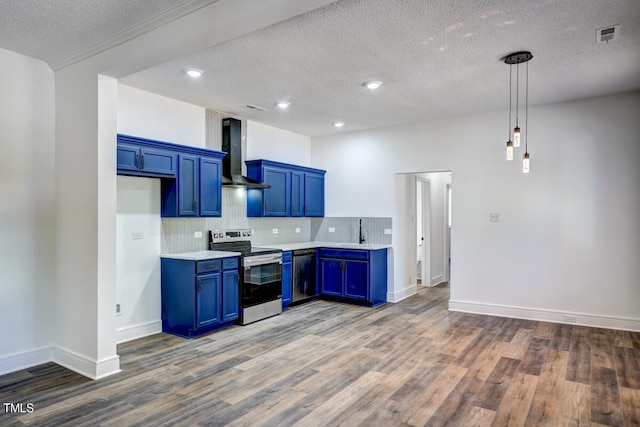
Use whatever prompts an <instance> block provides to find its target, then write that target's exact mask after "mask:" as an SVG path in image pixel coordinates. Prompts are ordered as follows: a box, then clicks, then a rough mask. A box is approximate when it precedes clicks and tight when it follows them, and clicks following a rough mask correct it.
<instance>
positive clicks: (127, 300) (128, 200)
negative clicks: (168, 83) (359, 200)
mask: <svg viewBox="0 0 640 427" xmlns="http://www.w3.org/2000/svg"><path fill="white" fill-rule="evenodd" d="M117 116H118V124H117V128H118V133H124V134H128V135H134V136H139V137H143V138H151V139H157V140H161V141H167V142H173V143H176V144H182V145H190V146H196V147H205V109H204V108H203V107H199V106H196V105H192V104H187V103H185V102H182V101H177V100H175V99H171V98H167V97H164V96H160V95H157V94H154V93H150V92H146V91H143V90H139V89H135V88H132V87H129V86H125V85H122V84H120V85H118V114H117ZM117 188H118V190H117V193H118V196H117V197H118V200H117V214H116V218H117V219H116V221H117V225H116V240H117V250H116V300H117V302H118V303H120V307H121V310H122V314H121V315H120V316H118V317H117V318H116V322H117V325H116V327H117V341H118V342H124V341H129V340H132V339H136V338H140V337H143V336H147V335H151V334H154V333H158V332H161V331H162V322H161V312H160V249H161V241H160V239H161V232H162V221H161V219H160V180H159V179H154V178H138V177H125V176H119V177H118V184H117ZM133 232H142V233H143V238H142V239H136V240H134V239H133V237H132V236H133V235H132V233H133Z"/></svg>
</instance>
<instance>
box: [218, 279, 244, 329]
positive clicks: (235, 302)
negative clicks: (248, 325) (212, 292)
mask: <svg viewBox="0 0 640 427" xmlns="http://www.w3.org/2000/svg"><path fill="white" fill-rule="evenodd" d="M239 309H240V289H239V287H238V270H228V271H223V272H222V321H223V322H227V321H230V320H235V319H237V318H238V315H239V314H238V313H239Z"/></svg>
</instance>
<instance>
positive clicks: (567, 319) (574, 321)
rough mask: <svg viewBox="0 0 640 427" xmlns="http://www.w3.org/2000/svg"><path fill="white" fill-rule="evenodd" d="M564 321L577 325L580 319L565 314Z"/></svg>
mask: <svg viewBox="0 0 640 427" xmlns="http://www.w3.org/2000/svg"><path fill="white" fill-rule="evenodd" d="M564 321H565V322H567V323H576V322H577V321H578V318H577V317H576V316H572V315H570V314H565V315H564Z"/></svg>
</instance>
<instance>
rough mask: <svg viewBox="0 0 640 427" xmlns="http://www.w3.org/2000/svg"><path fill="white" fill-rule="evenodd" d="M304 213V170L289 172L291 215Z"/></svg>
mask: <svg viewBox="0 0 640 427" xmlns="http://www.w3.org/2000/svg"><path fill="white" fill-rule="evenodd" d="M303 215H304V172H299V171H292V172H291V216H303Z"/></svg>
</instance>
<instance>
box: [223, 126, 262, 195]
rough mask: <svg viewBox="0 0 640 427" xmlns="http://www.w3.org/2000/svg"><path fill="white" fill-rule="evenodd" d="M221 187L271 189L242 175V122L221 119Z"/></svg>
mask: <svg viewBox="0 0 640 427" xmlns="http://www.w3.org/2000/svg"><path fill="white" fill-rule="evenodd" d="M222 151H223V152H225V153H227V155H226V156H224V158H223V159H222V185H223V186H224V187H227V188H241V187H244V188H271V186H270V185H267V184H261V183H259V182H258V181H256V180H255V179H251V178H248V177H246V176H243V175H242V122H241V121H240V120H237V119H232V118H226V119H222Z"/></svg>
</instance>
